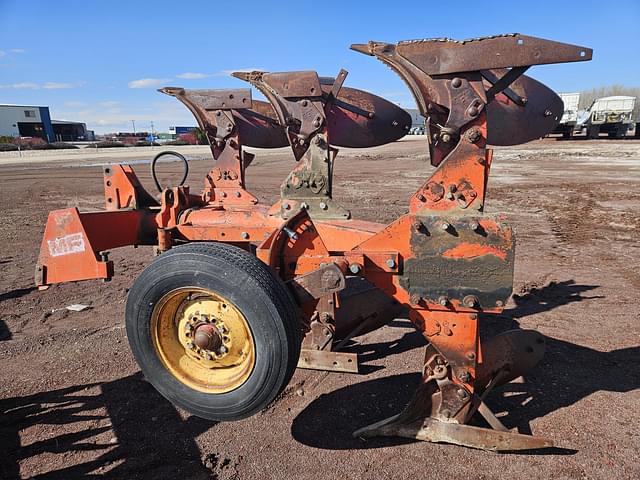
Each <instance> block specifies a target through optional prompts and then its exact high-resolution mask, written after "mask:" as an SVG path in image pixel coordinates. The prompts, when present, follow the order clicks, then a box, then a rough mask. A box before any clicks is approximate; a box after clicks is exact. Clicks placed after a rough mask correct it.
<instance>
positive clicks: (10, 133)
mask: <svg viewBox="0 0 640 480" xmlns="http://www.w3.org/2000/svg"><path fill="white" fill-rule="evenodd" d="M92 133H93V132H88V131H87V126H86V124H84V123H81V122H67V121H61V120H51V115H50V113H49V107H42V106H38V105H10V104H0V136H7V137H39V138H42V139H43V140H46V141H47V142H62V141H66V142H73V141H78V140H91V139H92V138H91V137H92V136H93V135H92Z"/></svg>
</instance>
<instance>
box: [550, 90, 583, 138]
mask: <svg viewBox="0 0 640 480" xmlns="http://www.w3.org/2000/svg"><path fill="white" fill-rule="evenodd" d="M558 95H559V96H560V98H561V99H562V103H563V104H564V112H563V113H562V118H561V119H560V123H559V124H558V126H557V127H556V128H555V130H554V131H553V132H551V133H560V134H562V137H563V138H571V137H573V132H574V130H575V128H576V124H577V123H578V104H579V103H580V94H579V93H559V94H558Z"/></svg>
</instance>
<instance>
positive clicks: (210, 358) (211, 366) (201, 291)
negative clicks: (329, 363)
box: [126, 242, 301, 421]
mask: <svg viewBox="0 0 640 480" xmlns="http://www.w3.org/2000/svg"><path fill="white" fill-rule="evenodd" d="M126 327H127V336H128V339H129V344H130V345H131V350H132V351H133V355H134V357H135V359H136V361H137V362H138V364H139V365H140V368H141V370H142V372H143V374H144V376H145V377H146V379H147V380H148V381H149V382H150V383H151V384H152V385H153V386H154V387H155V388H156V389H157V390H158V391H159V392H160V393H161V394H162V395H163V396H164V397H165V398H167V399H168V400H169V401H171V402H172V403H173V404H174V405H177V406H179V407H181V408H183V409H184V410H186V411H188V412H189V413H192V414H194V415H197V416H199V417H203V418H208V419H211V420H219V421H228V420H239V419H241V418H245V417H248V416H250V415H252V414H254V413H256V412H258V411H260V410H262V409H263V408H264V407H266V406H267V405H268V404H269V403H270V402H271V401H273V400H274V398H276V396H277V395H278V394H279V393H280V392H281V391H282V390H283V389H284V387H285V386H286V385H287V383H288V382H289V380H290V378H291V375H292V374H293V371H294V370H295V367H296V365H297V363H298V357H299V356H300V344H301V332H300V325H299V322H298V314H297V307H296V305H295V303H294V300H293V298H292V297H291V294H290V293H289V291H288V289H287V287H286V286H285V285H284V284H283V283H282V281H281V280H280V279H279V278H278V277H277V276H276V275H275V274H274V273H273V272H272V271H271V270H270V269H269V268H268V267H267V266H266V265H265V264H264V263H262V262H261V261H260V260H258V259H257V258H256V257H255V256H253V255H251V254H250V253H248V252H246V251H244V250H242V249H240V248H238V247H234V246H231V245H226V244H221V243H210V242H197V243H188V244H186V245H182V246H178V247H175V248H172V249H171V250H169V251H167V252H165V253H163V254H161V255H160V256H159V257H157V258H156V259H155V260H154V261H153V262H152V263H151V264H150V265H149V266H148V267H147V268H145V270H144V271H143V272H142V273H141V275H140V276H139V277H138V278H137V279H136V281H135V282H134V284H133V286H132V287H131V290H130V291H129V295H128V298H127V305H126Z"/></svg>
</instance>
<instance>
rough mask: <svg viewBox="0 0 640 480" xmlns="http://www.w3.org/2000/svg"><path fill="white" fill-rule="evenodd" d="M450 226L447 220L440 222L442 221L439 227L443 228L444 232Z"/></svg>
mask: <svg viewBox="0 0 640 480" xmlns="http://www.w3.org/2000/svg"><path fill="white" fill-rule="evenodd" d="M450 227H451V225H449V224H448V223H447V222H442V223H441V224H440V228H441V229H442V230H444V231H445V232H446V231H447V230H449V228H450Z"/></svg>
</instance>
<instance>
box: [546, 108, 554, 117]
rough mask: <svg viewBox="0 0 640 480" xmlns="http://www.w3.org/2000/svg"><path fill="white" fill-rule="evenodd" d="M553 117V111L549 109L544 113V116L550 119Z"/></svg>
mask: <svg viewBox="0 0 640 480" xmlns="http://www.w3.org/2000/svg"><path fill="white" fill-rule="evenodd" d="M551 115H553V112H552V111H551V110H549V109H547V110H545V111H544V116H545V117H550V116H551Z"/></svg>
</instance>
